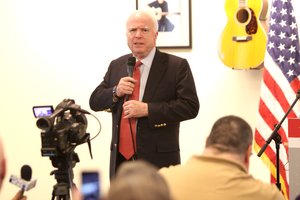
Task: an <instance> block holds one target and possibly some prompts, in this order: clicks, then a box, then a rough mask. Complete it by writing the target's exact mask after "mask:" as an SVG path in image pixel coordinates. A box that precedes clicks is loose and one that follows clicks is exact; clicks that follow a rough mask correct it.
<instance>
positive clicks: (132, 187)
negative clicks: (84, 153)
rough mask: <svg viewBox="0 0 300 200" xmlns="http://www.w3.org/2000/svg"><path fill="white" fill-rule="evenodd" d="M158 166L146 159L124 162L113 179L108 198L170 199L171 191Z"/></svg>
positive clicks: (118, 199) (132, 199) (128, 199)
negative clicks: (145, 160) (159, 172)
mask: <svg viewBox="0 0 300 200" xmlns="http://www.w3.org/2000/svg"><path fill="white" fill-rule="evenodd" d="M157 170H158V169H157V168H156V167H154V166H152V165H151V164H149V163H147V162H144V161H135V162H126V163H123V164H122V165H121V166H120V168H119V170H118V172H117V174H116V176H115V178H114V179H113V180H112V182H111V185H110V188H109V191H108V194H107V199H108V200H170V199H171V198H170V192H169V188H168V186H167V183H166V182H165V180H164V178H163V177H162V176H161V175H160V174H158V172H157Z"/></svg>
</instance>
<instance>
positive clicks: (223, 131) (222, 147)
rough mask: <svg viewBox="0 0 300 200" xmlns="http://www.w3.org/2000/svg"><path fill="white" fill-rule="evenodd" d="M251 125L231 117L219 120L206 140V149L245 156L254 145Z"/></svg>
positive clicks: (238, 118)
mask: <svg viewBox="0 0 300 200" xmlns="http://www.w3.org/2000/svg"><path fill="white" fill-rule="evenodd" d="M252 140H253V133H252V129H251V127H250V125H249V124H248V123H247V122H246V121H245V120H243V119H242V118H240V117H237V116H233V115H229V116H225V117H222V118H220V119H218V120H217V121H216V122H215V123H214V125H213V127H212V129H211V132H210V134H209V136H208V138H207V140H206V147H211V148H214V149H217V150H219V151H221V152H230V153H237V154H244V153H246V152H247V150H248V147H249V145H251V144H252Z"/></svg>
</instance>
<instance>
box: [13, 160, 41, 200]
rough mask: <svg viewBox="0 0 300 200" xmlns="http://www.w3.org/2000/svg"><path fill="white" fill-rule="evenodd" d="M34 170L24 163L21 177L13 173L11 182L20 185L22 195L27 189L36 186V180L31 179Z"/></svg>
mask: <svg viewBox="0 0 300 200" xmlns="http://www.w3.org/2000/svg"><path fill="white" fill-rule="evenodd" d="M31 176H32V170H31V167H30V166H29V165H23V166H22V168H21V178H19V177H17V176H14V175H11V176H10V178H9V182H10V183H12V184H14V185H16V186H17V187H19V188H20V189H21V191H22V196H23V193H24V192H25V191H28V190H30V189H32V188H34V187H35V185H36V180H33V181H31Z"/></svg>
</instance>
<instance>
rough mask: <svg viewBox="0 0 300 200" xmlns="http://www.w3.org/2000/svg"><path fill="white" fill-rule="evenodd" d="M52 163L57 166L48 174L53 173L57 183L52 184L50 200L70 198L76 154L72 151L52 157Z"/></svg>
mask: <svg viewBox="0 0 300 200" xmlns="http://www.w3.org/2000/svg"><path fill="white" fill-rule="evenodd" d="M51 161H52V165H53V166H54V167H57V168H58V169H57V170H54V171H52V172H51V173H50V175H54V177H55V179H56V181H57V184H55V185H54V186H53V191H52V200H54V199H55V200H61V199H62V200H70V189H71V187H72V186H73V185H74V183H73V178H74V174H73V167H74V166H75V164H76V162H79V158H78V155H77V154H76V153H74V152H70V153H67V154H65V155H63V156H58V157H52V158H51Z"/></svg>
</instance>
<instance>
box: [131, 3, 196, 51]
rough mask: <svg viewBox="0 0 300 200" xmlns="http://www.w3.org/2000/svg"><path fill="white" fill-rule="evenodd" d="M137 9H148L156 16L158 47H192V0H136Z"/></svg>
mask: <svg viewBox="0 0 300 200" xmlns="http://www.w3.org/2000/svg"><path fill="white" fill-rule="evenodd" d="M136 9H148V10H149V11H151V12H153V14H154V15H155V16H156V19H157V22H158V37H157V47H159V48H191V47H192V44H191V43H192V42H191V41H192V38H191V37H192V34H191V24H192V23H191V0H136Z"/></svg>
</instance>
